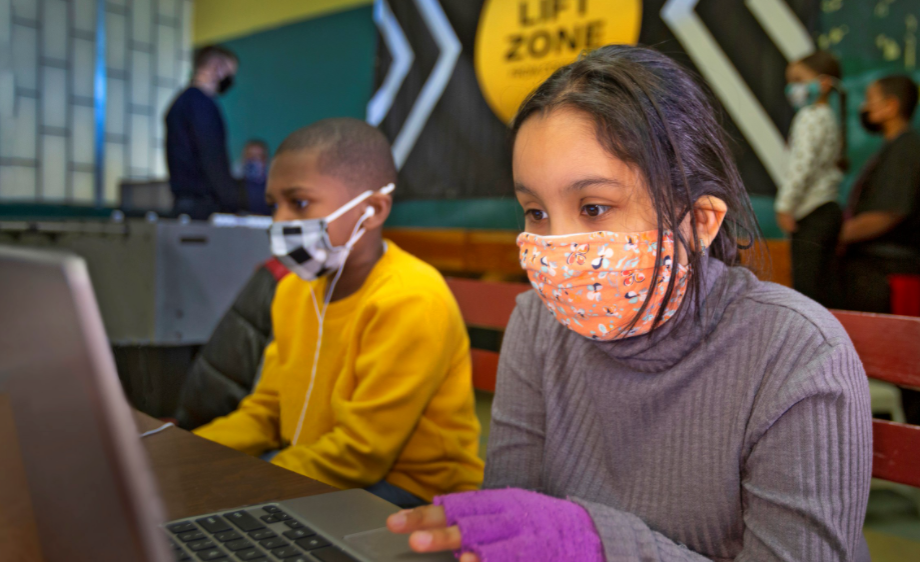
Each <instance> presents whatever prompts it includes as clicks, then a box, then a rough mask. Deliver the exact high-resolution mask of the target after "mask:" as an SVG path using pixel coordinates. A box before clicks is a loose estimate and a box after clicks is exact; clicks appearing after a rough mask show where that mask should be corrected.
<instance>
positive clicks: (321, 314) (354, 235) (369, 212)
mask: <svg viewBox="0 0 920 562" xmlns="http://www.w3.org/2000/svg"><path fill="white" fill-rule="evenodd" d="M391 185H392V184H391ZM367 193H370V192H367ZM359 202H360V201H359ZM352 206H354V205H352ZM349 208H351V207H349ZM372 216H374V208H373V207H368V208H367V209H366V210H365V211H364V214H362V215H361V218H360V219H358V222H357V223H356V224H355V228H354V230H352V232H351V238H349V239H348V242H346V243H345V248H346V251H347V252H349V253H350V252H351V248H352V247H353V246H354V245H355V243H356V242H357V241H358V240H359V239H360V238H361V236H363V235H364V229H363V228H361V225H363V224H364V221H366V220H367V219H369V218H370V217H372ZM359 229H360V232H359ZM347 260H348V257H347V256H346V257H345V260H344V261H342V266H341V267H339V270H338V271H336V272H335V277H334V278H333V279H332V283H331V284H330V285H329V290H328V291H326V295H325V297H324V299H323V309H322V311H320V309H319V303H317V302H316V293H315V292H314V291H313V284H312V283H311V284H310V296H311V297H312V298H313V309H314V310H315V311H316V317H317V318H318V319H319V330H318V333H317V335H316V350H315V351H314V352H313V368H312V369H311V370H310V384H309V385H308V386H307V395H306V396H305V397H304V400H303V408H302V409H301V410H300V418H299V419H298V420H297V429H295V430H294V438H293V439H292V440H291V445H295V444H296V443H297V440H298V439H300V430H301V429H303V420H304V418H305V417H306V415H307V406H308V405H309V404H310V396H312V395H313V385H314V383H315V382H316V368H317V366H318V365H319V351H320V348H321V347H322V346H323V323H324V321H325V320H326V310H327V309H328V308H329V302H330V301H331V300H332V293H333V292H335V286H336V284H337V283H338V282H339V277H341V276H342V272H343V271H344V270H345V261H347Z"/></svg>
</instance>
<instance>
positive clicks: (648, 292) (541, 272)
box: [517, 230, 689, 341]
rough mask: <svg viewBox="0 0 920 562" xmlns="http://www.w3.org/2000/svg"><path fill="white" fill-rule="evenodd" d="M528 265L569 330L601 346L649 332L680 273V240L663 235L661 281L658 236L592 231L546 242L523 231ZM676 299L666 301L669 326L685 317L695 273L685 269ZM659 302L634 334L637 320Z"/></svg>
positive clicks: (521, 239)
mask: <svg viewBox="0 0 920 562" xmlns="http://www.w3.org/2000/svg"><path fill="white" fill-rule="evenodd" d="M517 245H518V247H520V249H521V250H520V260H521V267H523V268H524V270H525V271H527V276H528V277H529V278H530V283H531V284H532V285H533V287H534V289H536V291H537V293H538V294H539V295H540V298H542V299H543V302H544V304H546V308H548V309H549V311H550V312H552V313H553V316H554V317H555V318H556V320H558V321H559V322H560V323H561V324H562V325H564V326H565V327H567V328H569V329H570V330H572V331H574V332H576V333H578V334H580V335H582V336H584V337H586V338H592V339H596V340H603V341H609V340H617V339H623V338H628V337H632V336H638V335H642V334H647V333H648V332H649V331H650V330H651V328H652V324H653V323H654V320H655V316H656V315H657V314H658V311H659V310H660V309H661V307H662V305H663V301H664V295H665V292H666V291H667V287H668V283H669V281H670V279H671V275H672V274H673V271H674V270H675V267H674V265H675V264H674V256H675V252H674V236H673V234H672V233H671V232H665V233H664V236H663V237H662V248H661V253H662V256H663V259H662V264H661V269H660V271H659V272H658V280H657V282H656V283H653V281H654V280H653V279H652V274H653V272H654V270H655V259H656V257H657V256H658V252H659V248H658V231H657V230H653V231H649V232H640V233H622V232H588V233H583V234H570V235H564V236H539V235H537V234H530V233H528V232H522V233H521V234H520V236H518V238H517ZM676 271H677V279H676V280H675V285H674V290H673V291H672V293H671V298H670V299H669V300H668V302H667V303H664V306H665V311H664V315H663V316H662V319H663V320H662V321H667V320H668V319H670V318H671V317H673V316H674V315H675V314H676V313H677V309H678V308H679V307H680V303H681V301H682V300H683V298H684V294H685V293H686V291H687V276H688V273H689V271H688V269H687V268H686V267H684V266H682V265H679V264H678V265H677V267H676ZM649 298H650V299H651V300H650V301H649V303H648V307H646V309H645V311H644V312H643V313H642V317H641V318H639V319H638V321H637V322H636V323H635V325H634V326H633V327H632V328H629V329H627V327H628V326H629V324H630V322H631V321H632V320H633V318H635V316H636V314H638V312H639V310H640V309H641V307H642V304H643V303H644V302H645V300H646V299H649Z"/></svg>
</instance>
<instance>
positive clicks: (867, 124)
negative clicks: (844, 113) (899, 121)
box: [859, 109, 882, 134]
mask: <svg viewBox="0 0 920 562" xmlns="http://www.w3.org/2000/svg"><path fill="white" fill-rule="evenodd" d="M859 122H860V123H861V124H862V126H863V129H865V130H867V131H869V132H870V133H872V134H877V133H880V132H881V131H882V124H881V123H873V122H872V121H869V110H868V109H864V110H862V111H860V112H859Z"/></svg>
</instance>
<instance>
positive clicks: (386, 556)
mask: <svg viewBox="0 0 920 562" xmlns="http://www.w3.org/2000/svg"><path fill="white" fill-rule="evenodd" d="M345 541H346V542H348V545H349V546H351V547H352V548H354V549H355V550H357V551H359V552H361V553H362V554H364V555H365V556H367V557H368V558H370V559H371V560H380V561H381V562H384V561H385V562H389V561H391V560H393V561H397V560H398V561H402V560H405V561H406V562H448V561H453V560H454V557H453V555H452V554H451V553H450V552H438V553H435V554H419V553H417V552H413V551H412V549H411V548H409V535H397V534H395V533H391V532H390V531H388V530H387V529H386V527H381V528H379V529H374V530H373V531H364V532H363V533H355V534H353V535H347V536H346V537H345Z"/></svg>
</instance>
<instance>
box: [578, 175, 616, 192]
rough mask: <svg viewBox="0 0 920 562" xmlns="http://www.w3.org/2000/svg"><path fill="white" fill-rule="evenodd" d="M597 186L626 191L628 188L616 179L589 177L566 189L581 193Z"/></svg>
mask: <svg viewBox="0 0 920 562" xmlns="http://www.w3.org/2000/svg"><path fill="white" fill-rule="evenodd" d="M595 185H601V186H609V187H616V188H619V189H624V188H625V187H626V186H625V185H624V184H623V182H621V181H620V180H618V179H614V178H601V177H588V178H583V179H580V180H578V181H575V182H572V183H570V184H569V186H568V187H566V188H565V191H567V192H571V191H581V190H582V189H584V188H586V187H593V186H595Z"/></svg>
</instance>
